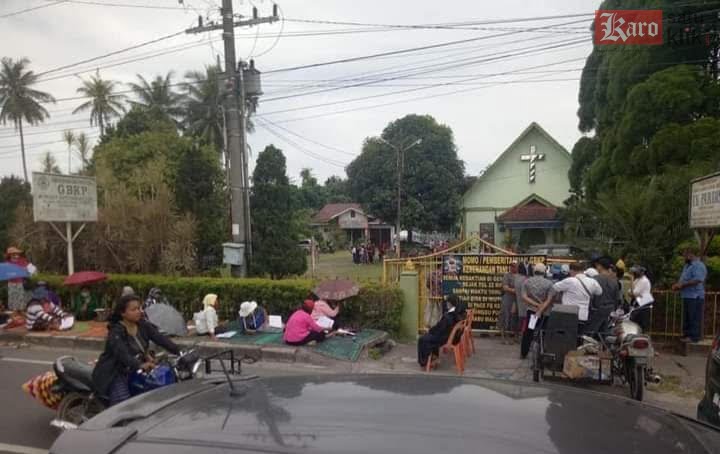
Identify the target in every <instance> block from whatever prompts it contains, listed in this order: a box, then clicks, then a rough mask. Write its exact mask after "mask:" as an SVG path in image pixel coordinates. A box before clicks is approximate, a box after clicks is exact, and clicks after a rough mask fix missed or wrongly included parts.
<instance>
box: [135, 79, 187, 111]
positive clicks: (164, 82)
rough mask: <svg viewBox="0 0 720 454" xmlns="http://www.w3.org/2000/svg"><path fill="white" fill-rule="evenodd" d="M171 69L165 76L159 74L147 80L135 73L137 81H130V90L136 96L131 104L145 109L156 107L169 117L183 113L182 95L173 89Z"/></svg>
mask: <svg viewBox="0 0 720 454" xmlns="http://www.w3.org/2000/svg"><path fill="white" fill-rule="evenodd" d="M173 74H174V73H173V71H169V72H168V73H167V74H166V75H165V77H162V76H160V75H158V76H156V77H155V79H153V80H152V81H150V82H148V81H147V80H146V79H145V78H144V77H143V76H141V75H140V74H138V75H137V78H138V81H139V83H137V84H135V83H130V84H128V85H129V86H130V90H132V91H133V93H134V94H135V96H136V97H137V100H136V101H130V103H131V104H133V105H136V106H140V107H144V108H147V109H156V110H158V111H160V112H162V113H164V114H165V115H167V116H168V117H170V118H178V117H180V116H181V115H182V114H183V106H182V104H183V96H182V95H181V94H180V93H177V92H175V91H173V89H172V87H173V83H172V77H173Z"/></svg>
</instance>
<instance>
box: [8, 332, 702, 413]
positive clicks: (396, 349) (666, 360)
mask: <svg viewBox="0 0 720 454" xmlns="http://www.w3.org/2000/svg"><path fill="white" fill-rule="evenodd" d="M175 341H176V342H177V343H178V344H180V345H182V346H186V347H190V346H196V347H197V348H199V350H200V352H201V354H202V355H203V356H205V355H210V354H213V353H218V352H220V351H224V350H232V351H233V352H234V354H235V355H236V357H238V356H240V357H241V356H243V355H248V356H252V357H253V358H255V359H257V360H261V361H263V362H269V363H276V364H275V366H274V367H277V368H282V369H286V370H288V371H289V372H291V371H297V372H302V370H307V367H310V368H313V370H315V371H317V372H326V373H358V374H372V373H397V374H424V373H425V372H424V371H423V370H421V369H420V367H419V365H418V364H417V351H416V346H415V344H414V343H413V344H408V343H406V344H394V343H393V344H394V345H393V348H392V349H390V350H389V351H387V352H385V353H384V354H383V353H382V352H381V351H380V350H381V348H382V347H383V345H381V342H378V343H376V344H375V346H372V345H371V346H370V347H369V348H368V349H367V350H366V351H365V352H363V354H362V356H361V357H360V359H359V360H358V361H356V362H350V361H339V360H334V359H331V358H328V357H326V356H323V355H320V354H318V353H315V352H313V351H312V350H311V349H308V348H304V347H290V346H275V345H272V346H257V345H247V344H229V343H227V342H210V341H203V342H199V343H198V338H196V337H195V338H193V337H191V338H183V339H175ZM104 342H105V339H104V336H103V337H97V336H84V335H76V336H72V335H54V336H51V335H48V334H47V333H23V332H3V331H0V343H13V344H18V343H27V344H30V345H37V346H43V347H50V348H58V349H62V350H66V351H70V350H73V349H78V350H93V351H100V350H101V349H102V348H103V347H104ZM475 348H476V353H475V355H473V356H472V357H470V358H468V359H467V361H466V365H465V376H467V377H477V378H493V379H505V380H516V381H532V373H531V370H530V363H529V360H527V359H526V360H523V359H521V358H520V352H519V350H520V347H519V345H517V344H513V345H503V344H502V343H501V342H500V339H499V338H497V337H477V338H476V339H475ZM705 362H706V358H705V357H702V356H679V355H675V354H671V353H666V352H660V354H659V356H658V357H656V358H655V363H654V369H655V372H656V373H658V374H659V375H660V376H661V377H662V378H663V381H662V383H661V384H659V385H649V386H648V388H647V392H646V398H645V402H646V403H648V404H651V405H655V406H659V407H662V408H665V409H668V410H670V411H675V412H678V413H681V414H683V415H686V416H689V417H695V413H696V408H697V403H698V401H699V399H700V398H701V396H702V392H703V389H704V384H705ZM432 373H433V374H449V375H454V374H456V371H455V367H454V365H453V363H452V361H451V359H450V358H449V357H448V356H447V355H442V357H441V362H440V366H439V368H438V369H437V370H436V371H433V372H432ZM545 382H546V383H548V384H551V385H562V386H574V387H579V388H582V389H589V390H592V391H597V392H603V393H611V394H614V395H618V396H623V397H627V395H628V389H627V386H624V385H619V384H618V385H612V386H611V385H599V384H576V383H572V382H570V381H569V380H567V379H563V378H560V377H557V378H552V377H547V378H546V380H545Z"/></svg>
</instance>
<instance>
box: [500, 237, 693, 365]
mask: <svg viewBox="0 0 720 454" xmlns="http://www.w3.org/2000/svg"><path fill="white" fill-rule="evenodd" d="M683 256H684V258H685V262H686V263H685V266H684V268H683V272H682V275H681V276H680V279H679V280H678V282H677V283H676V284H674V285H673V290H677V291H680V293H681V296H682V299H683V307H684V317H683V323H684V326H683V334H684V337H683V341H685V342H699V341H700V333H701V323H702V308H703V302H704V282H705V279H706V276H707V269H706V267H705V265H704V264H703V262H702V261H701V260H700V258H699V257H698V250H697V249H696V248H694V247H689V248H687V249H685V250H684V251H683ZM628 271H629V274H630V279H629V281H628V280H627V279H626V277H627V276H626V270H625V263H624V260H623V259H620V260H617V261H614V260H613V259H612V258H610V257H607V256H605V257H598V258H596V259H594V260H592V261H591V262H590V264H589V265H588V266H586V265H585V264H583V263H579V262H578V263H572V264H570V265H563V269H562V272H561V275H560V276H558V275H556V274H554V273H550V272H549V270H548V268H547V267H546V266H545V265H544V264H543V263H537V264H526V263H513V264H512V266H511V269H510V271H509V272H508V273H506V274H505V275H504V276H503V284H502V291H503V293H502V306H501V311H500V316H499V319H498V325H499V326H498V328H499V330H500V332H501V334H502V336H503V342H506V343H512V342H519V343H520V345H521V347H520V354H521V356H522V357H523V358H525V357H526V356H527V354H528V352H529V349H530V344H531V342H532V338H533V333H534V330H535V329H537V328H538V327H540V326H542V323H543V321H544V318H543V317H545V316H547V315H548V313H549V311H550V308H551V306H552V305H553V304H568V305H574V306H577V307H578V319H579V332H580V333H586V334H592V333H600V332H605V331H607V328H608V323H609V321H610V315H611V314H612V313H613V312H614V311H616V310H618V309H622V310H623V312H624V313H627V312H629V311H632V312H631V314H630V319H631V320H632V321H634V322H635V323H637V324H638V325H639V326H640V327H641V329H642V330H643V331H644V332H649V331H650V328H651V316H652V311H651V309H652V308H653V303H654V302H655V300H654V298H653V295H652V284H651V282H650V279H649V277H648V275H647V270H646V269H645V268H644V267H643V266H640V265H635V266H632V267H631V268H630V269H629V270H628ZM506 336H507V337H506Z"/></svg>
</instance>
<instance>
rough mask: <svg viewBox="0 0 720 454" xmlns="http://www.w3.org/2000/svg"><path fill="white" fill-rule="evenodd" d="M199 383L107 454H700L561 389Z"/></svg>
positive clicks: (620, 410) (328, 380)
mask: <svg viewBox="0 0 720 454" xmlns="http://www.w3.org/2000/svg"><path fill="white" fill-rule="evenodd" d="M188 386H192V385H185V387H184V388H182V387H181V389H180V391H178V392H180V393H182V392H185V391H183V390H187V389H190V388H188ZM197 386H198V391H197V392H196V393H195V394H192V395H190V396H188V397H185V398H183V399H182V400H179V401H176V402H174V403H171V404H167V405H165V406H164V408H163V407H162V405H160V406H159V410H157V411H154V412H153V413H152V414H151V415H150V416H148V417H147V418H143V419H142V420H138V421H137V422H135V423H132V424H130V426H128V428H127V429H128V430H132V431H133V433H132V438H130V441H129V442H128V443H127V444H125V445H124V446H122V447H121V448H120V449H119V450H117V451H114V452H117V453H120V454H135V453H143V454H161V453H171V452H174V453H185V452H188V453H190V452H193V453H197V452H208V453H215V452H217V453H219V452H229V451H233V452H234V451H235V450H238V451H242V452H282V453H313V454H322V453H328V454H329V453H333V454H337V453H363V454H365V453H383V454H392V453H413V454H420V453H432V454H442V453H454V454H455V453H473V454H477V453H492V454H504V453H513V454H522V453H533V454H535V453H538V452H542V453H558V454H566V453H580V452H582V453H584V454H594V453H607V452H622V453H631V452H637V453H641V452H642V453H647V452H650V453H663V454H672V453H694V452H707V451H706V450H703V448H702V446H701V444H700V443H699V442H698V441H697V438H696V437H695V436H693V434H692V433H691V432H690V431H689V430H688V429H687V428H686V427H685V425H684V424H682V423H680V422H679V420H678V419H676V418H674V417H673V416H672V415H670V414H669V413H666V412H664V411H662V410H659V409H655V408H652V407H649V406H645V405H642V404H640V403H637V402H634V401H630V400H626V399H622V398H616V397H612V396H607V395H604V394H598V393H591V392H584V391H578V390H574V389H571V388H567V387H553V386H539V385H534V384H527V383H518V382H511V381H496V380H479V379H470V378H462V377H440V376H427V375H417V376H401V375H390V376H387V375H363V376H313V377H274V378H265V379H257V380H249V381H244V382H237V383H236V384H235V387H236V389H237V391H238V393H237V394H238V395H236V396H231V395H230V392H229V388H228V386H227V384H222V385H216V386H209V387H208V385H207V384H204V385H197ZM201 386H202V387H201ZM160 391H161V392H156V393H151V394H148V395H146V396H143V399H134V400H133V402H130V403H129V405H126V406H123V405H120V406H119V407H118V408H117V409H110V410H109V411H108V412H107V414H101V415H100V416H99V417H98V418H96V419H94V420H91V421H90V423H88V424H87V426H88V429H93V431H89V430H88V431H86V432H87V433H85V434H84V436H96V437H100V436H102V433H103V432H104V431H103V430H102V428H101V427H99V426H100V425H102V421H103V418H104V421H105V422H107V421H110V420H112V419H113V415H112V413H113V412H116V413H117V414H122V412H127V413H128V414H131V413H132V412H133V411H134V412H138V411H140V410H141V408H142V406H143V405H150V406H152V405H154V403H155V404H157V403H160V401H162V399H168V396H171V395H172V394H171V393H170V390H168V389H163V390H160ZM155 401H157V402H155ZM116 416H117V415H116ZM83 428H85V426H83ZM113 430H117V429H113ZM75 432H80V433H81V434H77V433H76V434H75V435H76V436H78V437H79V436H82V435H83V434H82V432H83V430H79V431H75ZM88 434H91V435H88ZM715 435H717V434H715ZM72 436H73V434H72V433H71V434H69V435H68V438H66V439H65V440H64V443H65V446H72V443H70V440H71V438H72ZM128 436H129V435H128ZM61 438H62V437H61ZM121 438H122V437H121ZM78 440H79V438H78ZM715 441H719V442H720V438H718V439H717V440H715ZM170 448H172V449H170ZM52 452H54V453H56V452H57V453H58V454H64V453H65V451H62V450H54V451H52ZM82 453H83V451H77V452H75V453H74V454H82ZM95 454H102V453H99V452H98V453H95Z"/></svg>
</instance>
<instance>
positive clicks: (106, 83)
mask: <svg viewBox="0 0 720 454" xmlns="http://www.w3.org/2000/svg"><path fill="white" fill-rule="evenodd" d="M116 88H117V82H114V81H112V80H105V79H103V78H102V77H100V71H97V72H96V73H95V75H94V76H90V79H89V80H84V79H83V80H82V86H81V87H80V88H78V89H77V92H78V93H80V94H81V95H83V96H85V97H87V98H89V99H88V100H87V101H85V102H84V103H82V104H80V105H79V106H77V108H75V110H73V114H76V113H78V112H86V111H88V110H89V111H90V126H95V125H97V126H98V128H100V135H101V136H102V135H104V134H105V128H106V127H107V125H108V123H110V120H112V119H113V118H115V117H119V116H120V115H121V113H122V112H124V111H125V106H124V105H123V102H124V101H125V98H126V97H125V95H123V94H121V93H116Z"/></svg>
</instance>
